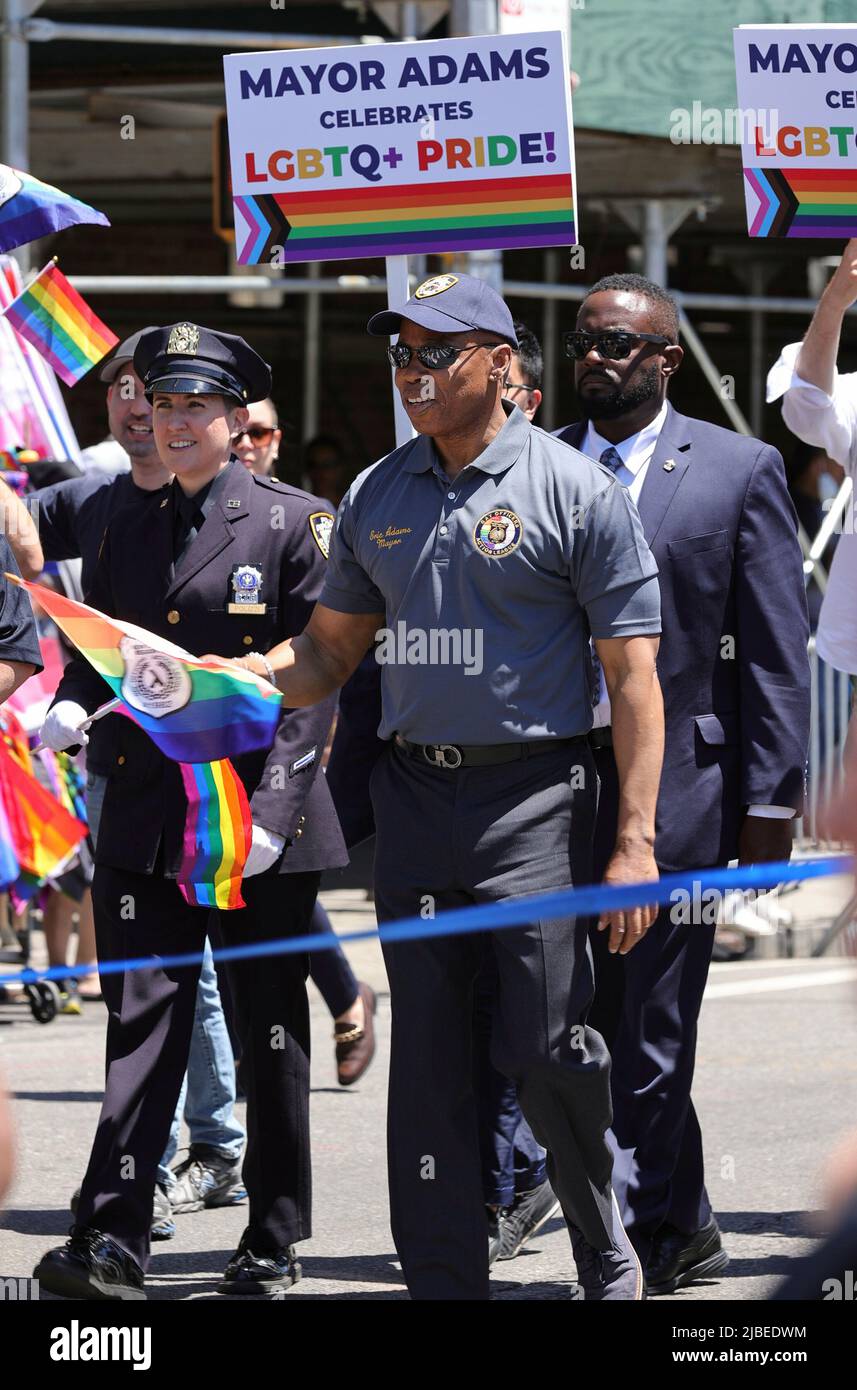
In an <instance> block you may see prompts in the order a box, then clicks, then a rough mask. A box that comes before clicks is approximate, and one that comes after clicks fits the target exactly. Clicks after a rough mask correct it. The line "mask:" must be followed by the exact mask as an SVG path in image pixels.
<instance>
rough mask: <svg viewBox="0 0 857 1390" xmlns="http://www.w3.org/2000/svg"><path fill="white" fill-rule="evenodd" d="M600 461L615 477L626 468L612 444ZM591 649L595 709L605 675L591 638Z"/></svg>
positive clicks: (602, 691)
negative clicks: (620, 470)
mask: <svg viewBox="0 0 857 1390" xmlns="http://www.w3.org/2000/svg"><path fill="white" fill-rule="evenodd" d="M598 462H599V463H603V464H604V467H605V468H609V469H610V472H611V473H612V474H613V476H614V477H615V476H616V474H617V473H618V471H619V469H620V468H624V466H625V465H624V464H623V462H622V455H621V454H620V453H619V450H618V449H615V448H614V447H613V445H612V444H611V445H610V448H609V449H605V450H604V453H603V454H602V455H601V458H600V459H599V460H598ZM622 486H623V487H624V483H623V484H622ZM590 649H591V651H592V670H593V676H594V681H593V691H592V706H593V709H594V708H595V706H596V705H598V704H600V703H601V696H602V694H603V693H604V690H603V687H604V676H603V674H602V671H601V662H600V661H599V659H598V652H597V651H596V650H595V643H594V642H592V641H591V639H590Z"/></svg>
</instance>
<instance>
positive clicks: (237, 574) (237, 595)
mask: <svg viewBox="0 0 857 1390" xmlns="http://www.w3.org/2000/svg"><path fill="white" fill-rule="evenodd" d="M261 588H262V571H261V570H260V569H258V568H257V567H256V566H255V565H233V567H232V602H231V603H229V604H227V608H226V611H227V612H228V613H264V612H265V611H266V608H267V605H266V604H264V603H260V602H259V593H260V590H261Z"/></svg>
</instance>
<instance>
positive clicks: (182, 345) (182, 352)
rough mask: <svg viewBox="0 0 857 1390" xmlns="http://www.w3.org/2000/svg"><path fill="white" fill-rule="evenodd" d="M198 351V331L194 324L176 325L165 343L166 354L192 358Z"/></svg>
mask: <svg viewBox="0 0 857 1390" xmlns="http://www.w3.org/2000/svg"><path fill="white" fill-rule="evenodd" d="M198 350H199V329H198V328H197V326H196V324H195V323H177V324H176V325H175V327H174V328H173V330H172V332H171V333H170V336H169V339H168V341H167V352H169V353H177V354H178V356H179V357H192V356H193V354H194V353H195V352H197V351H198Z"/></svg>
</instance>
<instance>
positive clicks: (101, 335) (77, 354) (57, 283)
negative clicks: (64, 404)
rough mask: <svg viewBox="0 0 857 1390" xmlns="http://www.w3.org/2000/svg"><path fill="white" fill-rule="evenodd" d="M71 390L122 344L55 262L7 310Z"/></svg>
mask: <svg viewBox="0 0 857 1390" xmlns="http://www.w3.org/2000/svg"><path fill="white" fill-rule="evenodd" d="M4 314H5V317H6V321H7V322H8V323H11V325H12V327H13V328H14V329H15V331H16V333H20V335H21V337H22V338H26V340H27V342H28V343H32V344H33V347H34V348H36V349H37V350H38V351H39V352H40V353H41V354H42V356H43V357H44V358H45V360H46V361H47V362H48V363H49V364H50V365H51V366H52V367H53V369H54V371H55V372H56V374H57V376H58V377H59V378H60V379H61V380H62V381H64V382H65V384H66V386H74V384H75V382H77V381H80V378H81V377H82V376H85V375H86V373H87V372H88V371H89V370H90V368H92V367H94V366H95V364H96V362H100V361H101V359H102V357H104V356H105V355H106V354H107V353H108V352H109V351H110V349H111V348H112V347H115V346H116V344H117V343H118V342H119V339H118V338H117V336H116V334H115V333H113V332H111V330H110V329H109V328H108V327H107V325H106V324H104V323H102V322H101V319H100V318H99V317H98V315H97V314H94V313H93V311H92V310H91V309H90V307H89V305H88V304H87V302H86V300H85V299H83V298H82V297H81V296H80V295H79V294H78V292H77V290H75V289H72V287H71V285H70V284H69V282H68V280H67V279H66V278H65V276H64V275H63V273H62V271H61V270H60V269H59V267H58V266H57V265H56V264H55V262H54V261H50V262H49V263H48V264H47V265H46V266H45V268H44V270H41V271H40V272H39V274H38V275H37V276H36V278H35V280H32V281H31V282H30V284H29V285H27V287H26V289H24V290H22V292H21V293H20V294H19V295H18V297H17V299H13V300H12V303H11V304H10V305H9V306H8V308H7V309H5V310H4Z"/></svg>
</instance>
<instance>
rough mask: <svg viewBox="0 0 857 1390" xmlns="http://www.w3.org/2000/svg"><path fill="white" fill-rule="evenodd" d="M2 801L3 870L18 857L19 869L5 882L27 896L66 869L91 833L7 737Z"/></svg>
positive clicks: (2, 746)
mask: <svg viewBox="0 0 857 1390" xmlns="http://www.w3.org/2000/svg"><path fill="white" fill-rule="evenodd" d="M0 803H2V807H3V814H2V816H0V834H2V836H3V838H4V841H5V849H4V853H3V855H2V864H3V869H2V872H3V873H4V875H5V874H6V873H8V872H9V867H10V865H11V863H12V861H13V860H14V861H15V862H16V863H17V865H18V870H19V872H18V875H16V878H15V881H14V882H12V883H6V884H5V885H4V886H5V887H11V888H14V889H15V890H16V891H17V893H18V896H19V897H22V898H26V897H28V896H30V895H31V891H32V890H35V888H36V887H38V885H39V884H40V883H43V882H44V880H45V879H46V878H49V877H52V876H53V875H54V874H56V873H59V872H60V871H61V870H62V868H63V866H64V865H65V864H66V862H67V861H68V860H69V859H70V858H71V856H72V854H73V853H74V850H75V848H76V847H77V845H79V844H80V841H81V840H82V839H83V838H84V836H85V835H86V826H85V825H84V824H83V822H82V821H79V820H78V819H77V818H76V817H75V816H72V815H70V814H69V812H68V811H66V810H65V808H64V807H63V806H61V805H60V803H59V802H58V801H57V800H56V798H55V797H53V796H51V794H50V792H49V791H47V790H46V788H44V787H43V786H42V785H41V783H40V782H38V781H37V780H36V778H35V777H34V776H33V774H32V773H31V772H28V771H26V769H25V768H23V767H22V766H21V764H20V763H19V762H17V760H16V759H15V758H14V757H13V756H12V753H11V752H10V750H9V748H8V747H7V746H6V743H5V742H0ZM7 837H8V838H7Z"/></svg>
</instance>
